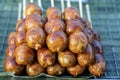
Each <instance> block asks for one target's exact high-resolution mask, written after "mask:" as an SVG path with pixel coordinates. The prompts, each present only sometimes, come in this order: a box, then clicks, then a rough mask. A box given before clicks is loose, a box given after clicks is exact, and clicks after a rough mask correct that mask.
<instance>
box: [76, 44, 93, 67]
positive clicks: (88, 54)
mask: <svg viewBox="0 0 120 80" xmlns="http://www.w3.org/2000/svg"><path fill="white" fill-rule="evenodd" d="M77 60H78V63H79V64H80V65H81V66H88V65H90V64H91V63H92V62H93V60H94V53H93V49H92V47H91V45H89V44H88V46H87V49H86V51H85V52H84V53H78V55H77Z"/></svg>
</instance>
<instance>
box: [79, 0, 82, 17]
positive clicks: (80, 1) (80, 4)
mask: <svg viewBox="0 0 120 80" xmlns="http://www.w3.org/2000/svg"><path fill="white" fill-rule="evenodd" d="M79 11H80V16H81V17H83V9H82V0H79Z"/></svg>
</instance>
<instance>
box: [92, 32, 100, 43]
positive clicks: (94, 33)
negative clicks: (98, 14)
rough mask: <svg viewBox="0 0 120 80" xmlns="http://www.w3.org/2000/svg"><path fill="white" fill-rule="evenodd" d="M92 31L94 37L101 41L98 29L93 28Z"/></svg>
mask: <svg viewBox="0 0 120 80" xmlns="http://www.w3.org/2000/svg"><path fill="white" fill-rule="evenodd" d="M92 32H93V35H94V39H95V40H98V41H100V40H101V38H100V34H99V33H98V32H97V31H96V30H92Z"/></svg>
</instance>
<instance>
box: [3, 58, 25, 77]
mask: <svg viewBox="0 0 120 80" xmlns="http://www.w3.org/2000/svg"><path fill="white" fill-rule="evenodd" d="M24 68H25V67H24V66H23V65H19V64H17V63H16V62H15V59H14V58H13V57H11V56H9V57H6V59H5V62H4V71H5V72H11V73H13V74H15V75H22V73H23V71H24Z"/></svg>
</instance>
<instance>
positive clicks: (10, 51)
mask: <svg viewBox="0 0 120 80" xmlns="http://www.w3.org/2000/svg"><path fill="white" fill-rule="evenodd" d="M15 48H16V47H15V45H9V46H8V47H7V49H6V57H8V56H11V57H14V52H15Z"/></svg>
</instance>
